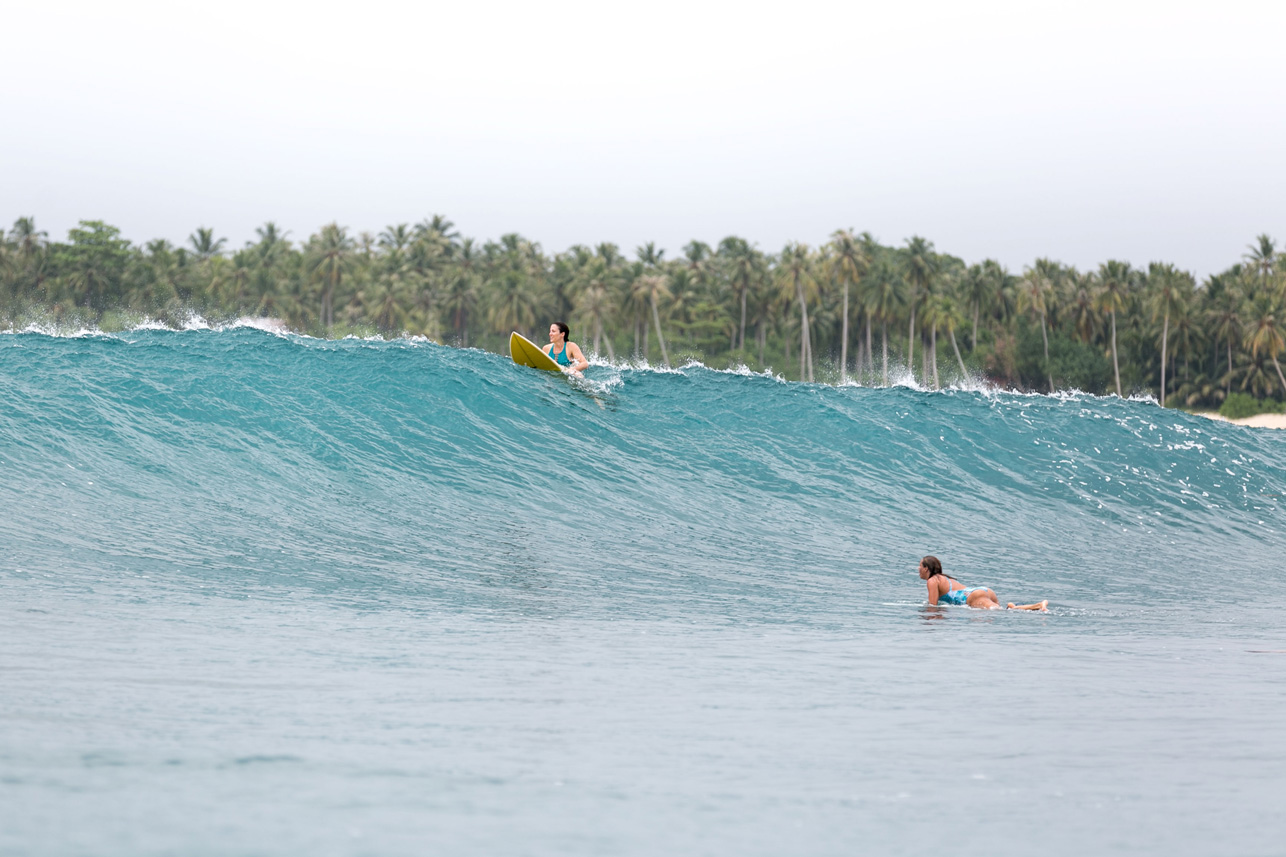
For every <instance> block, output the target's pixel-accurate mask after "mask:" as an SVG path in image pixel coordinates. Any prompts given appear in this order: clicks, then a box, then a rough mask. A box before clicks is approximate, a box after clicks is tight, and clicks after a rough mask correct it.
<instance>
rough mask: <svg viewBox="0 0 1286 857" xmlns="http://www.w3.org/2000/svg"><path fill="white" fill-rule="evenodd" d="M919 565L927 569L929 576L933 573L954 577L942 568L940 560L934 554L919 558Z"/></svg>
mask: <svg viewBox="0 0 1286 857" xmlns="http://www.w3.org/2000/svg"><path fill="white" fill-rule="evenodd" d="M920 565H922V566H924V567H925V568H927V569H928V570H929V577H933V576H934V575H935V574H941V575H942V576H943V577H950V578H951V579H952V580H955V578H954V577H951V575H949V574H947V573H946V572H944V571H943V570H942V560H940V559H938V558H937V557H936V556H926V557H925V558H924V559H922V560H920Z"/></svg>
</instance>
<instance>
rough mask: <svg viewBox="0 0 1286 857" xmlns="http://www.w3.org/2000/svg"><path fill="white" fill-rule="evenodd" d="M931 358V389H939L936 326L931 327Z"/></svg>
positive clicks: (940, 385)
mask: <svg viewBox="0 0 1286 857" xmlns="http://www.w3.org/2000/svg"><path fill="white" fill-rule="evenodd" d="M931 341H932V343H933V357H932V358H930V360H931V361H932V363H933V389H935V390H937V389H941V387H942V384H941V383H940V382H939V381H938V326H937V325H936V324H935V325H933V339H932V340H931Z"/></svg>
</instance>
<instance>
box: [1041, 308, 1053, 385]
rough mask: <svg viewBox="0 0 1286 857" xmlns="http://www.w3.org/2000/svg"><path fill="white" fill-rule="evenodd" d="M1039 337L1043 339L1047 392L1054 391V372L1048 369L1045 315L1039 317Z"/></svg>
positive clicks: (1047, 335)
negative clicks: (1047, 382) (1047, 383)
mask: <svg viewBox="0 0 1286 857" xmlns="http://www.w3.org/2000/svg"><path fill="white" fill-rule="evenodd" d="M1040 338H1041V339H1043V340H1045V378H1046V380H1048V381H1049V392H1050V393H1051V394H1052V393H1053V392H1054V374H1053V373H1052V372H1050V371H1049V334H1048V333H1046V332H1045V316H1043V315H1042V316H1041V317H1040Z"/></svg>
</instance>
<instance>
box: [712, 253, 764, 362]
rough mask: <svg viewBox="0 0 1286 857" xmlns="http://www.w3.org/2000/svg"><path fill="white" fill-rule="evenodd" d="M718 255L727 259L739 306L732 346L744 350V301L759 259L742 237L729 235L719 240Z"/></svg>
mask: <svg viewBox="0 0 1286 857" xmlns="http://www.w3.org/2000/svg"><path fill="white" fill-rule="evenodd" d="M719 255H720V256H722V257H724V258H725V259H727V260H728V264H729V265H730V267H731V280H732V290H733V293H734V294H735V295H736V298H737V303H738V304H739V305H740V307H741V324H740V326H739V327H738V333H737V342H736V345H735V346H734V348H735V349H736V350H738V351H744V350H745V348H746V302H747V300H748V298H749V294H750V289H751V286H752V285H753V283H754V281H755V279H756V275H757V274H758V272H759V270H758V269H759V267H760V264H761V260H760V259H759V258H758V254H757V253H756V252H755V251H754V249H753V248H752V247H751V246H750V245H749V244H748V243H747V242H746V241H745V240H744V239H742V238H738V237H736V236H735V235H730V236H728V237H727V238H725V239H723V240H722V241H720V242H719Z"/></svg>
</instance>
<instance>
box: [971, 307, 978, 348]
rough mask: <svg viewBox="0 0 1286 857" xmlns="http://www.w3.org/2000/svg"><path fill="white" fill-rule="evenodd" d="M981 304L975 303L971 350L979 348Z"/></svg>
mask: <svg viewBox="0 0 1286 857" xmlns="http://www.w3.org/2000/svg"><path fill="white" fill-rule="evenodd" d="M980 309H981V305H975V306H974V308H973V338H972V339H971V340H970V342H972V343H973V344H972V345H970V346H969V350H970V351H977V350H978V312H979V310H980Z"/></svg>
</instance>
